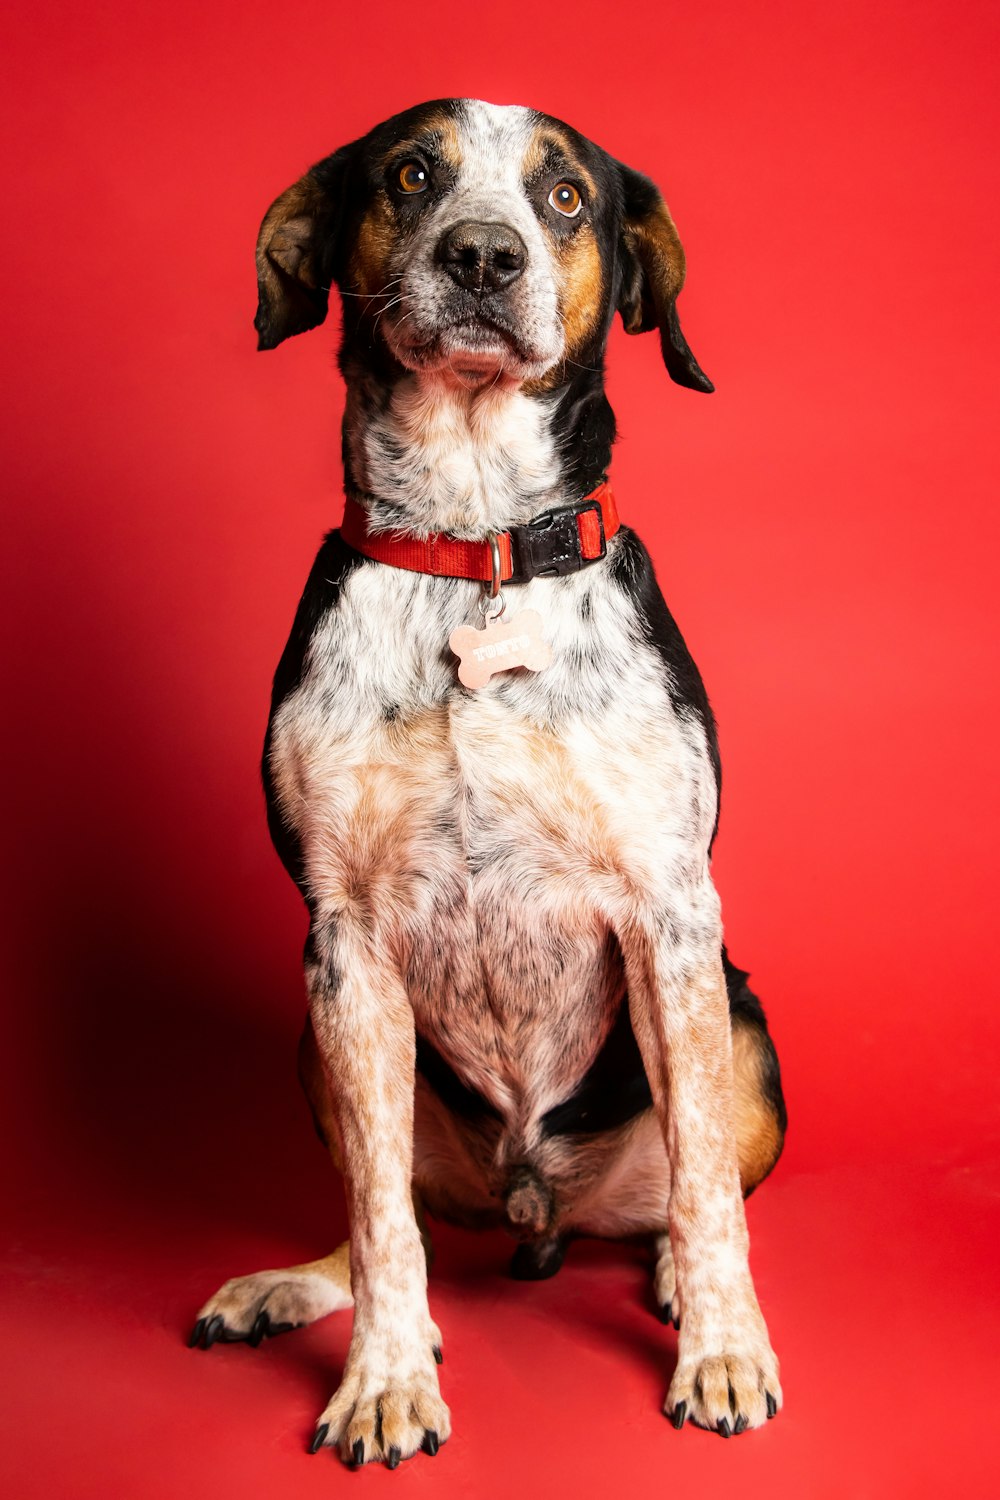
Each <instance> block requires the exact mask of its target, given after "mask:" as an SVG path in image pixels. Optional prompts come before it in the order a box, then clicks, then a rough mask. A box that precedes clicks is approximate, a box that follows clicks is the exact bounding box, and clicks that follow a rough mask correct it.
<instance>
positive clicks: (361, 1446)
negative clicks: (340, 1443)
mask: <svg viewBox="0 0 1000 1500" xmlns="http://www.w3.org/2000/svg"><path fill="white" fill-rule="evenodd" d="M351 1461H352V1463H353V1464H354V1467H355V1468H356V1469H360V1468H361V1465H362V1464H363V1463H364V1461H365V1440H364V1438H355V1439H354V1447H353V1448H352V1449H351Z"/></svg>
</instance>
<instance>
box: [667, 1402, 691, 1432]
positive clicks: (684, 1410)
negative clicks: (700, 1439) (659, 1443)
mask: <svg viewBox="0 0 1000 1500" xmlns="http://www.w3.org/2000/svg"><path fill="white" fill-rule="evenodd" d="M687 1414H688V1404H687V1402H686V1401H678V1403H677V1405H676V1406H675V1407H674V1409H673V1411H672V1412H671V1413H670V1420H671V1422H672V1423H673V1424H674V1426H675V1427H676V1429H677V1431H678V1432H680V1430H681V1428H682V1427H683V1426H684V1423H685V1422H686V1421H687Z"/></svg>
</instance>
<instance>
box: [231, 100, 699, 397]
mask: <svg viewBox="0 0 1000 1500" xmlns="http://www.w3.org/2000/svg"><path fill="white" fill-rule="evenodd" d="M257 271H258V283H259V305H258V309H257V317H256V320H255V326H256V328H257V331H258V334H259V337H260V344H259V346H260V348H261V349H273V348H275V347H276V346H277V345H278V344H280V343H281V342H282V340H283V339H286V338H288V337H289V336H290V335H291V334H296V333H303V332H305V331H306V330H307V329H309V328H314V327H316V326H317V324H319V323H322V322H323V319H324V318H325V317H326V312H327V303H328V296H329V292H330V289H331V288H332V287H333V286H336V287H338V288H339V290H340V292H341V294H342V296H343V298H344V336H345V346H347V345H349V346H351V347H352V348H354V349H360V348H363V349H364V350H366V351H367V352H368V355H369V356H372V355H375V356H378V357H381V356H382V355H384V354H387V355H388V356H389V358H390V360H391V361H392V362H395V363H396V364H397V365H399V366H402V367H403V368H404V369H406V370H412V371H417V372H421V371H428V372H429V371H440V372H444V373H447V372H449V371H451V372H453V373H454V374H455V375H456V376H458V377H459V378H460V379H462V380H463V381H465V382H469V381H470V380H471V381H473V382H474V381H477V380H480V379H481V380H484V381H485V380H494V379H497V378H500V377H504V378H507V379H509V380H511V381H516V382H524V381H530V382H540V383H542V385H543V386H544V385H549V384H550V383H555V382H557V381H558V378H559V371H560V370H562V369H564V368H565V366H566V365H567V364H568V363H573V364H575V363H586V362H587V361H589V360H592V359H593V358H594V356H595V355H596V356H599V355H600V353H601V351H602V350H603V347H604V344H605V341H606V339H607V335H608V330H609V328H610V325H611V321H612V319H613V317H614V314H615V312H618V313H620V314H621V318H622V321H623V323H624V325H625V328H626V329H627V331H628V332H629V333H644V332H646V331H648V330H651V329H654V328H657V329H659V332H660V339H661V345H662V349H663V357H664V361H665V363H666V367H667V370H668V371H669V373H670V375H671V377H672V378H673V379H674V380H675V381H677V382H678V383H679V384H680V385H686V386H690V387H692V388H693V389H694V390H700V391H711V390H712V388H713V387H712V384H711V381H710V380H709V379H708V377H707V376H706V375H705V374H704V373H703V371H702V370H701V369H700V367H699V365H698V362H697V360H696V359H695V358H694V355H693V354H692V353H691V350H690V349H689V348H688V345H687V342H686V340H685V338H684V335H683V333H682V332H681V328H680V324H679V322H678V320H677V309H676V303H677V295H678V293H679V292H680V290H681V287H682V285H683V283H684V252H683V250H682V248H681V243H680V240H679V238H678V236H677V231H676V229H675V228H674V223H673V220H672V219H671V217H670V214H669V212H668V211H667V207H666V204H665V203H664V201H663V198H662V197H661V196H660V193H659V191H658V189H657V188H656V186H655V185H654V184H653V183H652V182H651V181H650V180H649V179H648V178H646V177H643V176H642V175H641V174H640V173H638V172H635V171H633V170H632V169H631V168H629V167H626V166H623V165H622V164H621V163H620V162H617V161H615V160H614V159H613V158H612V157H611V156H609V155H608V154H607V152H605V151H602V150H601V149H600V147H598V146H595V145H594V144H593V143H592V142H591V141H588V140H586V139H585V138H584V137H583V136H581V135H579V134H578V133H577V132H576V131H575V130H572V129H571V128H570V127H569V126H567V125H563V124H562V123H561V122H560V121H558V120H555V119H552V118H551V117H550V116H548V115H543V114H539V113H537V112H536V111H535V110H531V109H526V108H522V107H520V106H509V107H505V108H501V107H498V106H496V105H491V104H484V103H481V102H479V101H478V100H468V99H459V100H456V99H446V100H438V101H436V102H434V103H431V104H424V105H419V106H418V107H416V108H414V109H410V110H407V111H406V112H405V113H403V114H400V115H396V116H394V117H393V118H392V119H391V120H387V121H386V122H385V124H382V125H378V126H376V127H375V129H374V130H372V131H370V132H369V134H368V135H366V136H364V137H363V138H362V139H361V140H358V141H355V142H353V143H352V144H351V145H349V146H345V147H342V148H341V150H339V151H336V152H334V154H333V155H332V156H328V157H327V158H326V159H325V160H324V161H321V162H319V163H318V164H317V165H316V166H315V167H313V168H312V169H311V170H310V171H309V172H307V173H306V175H305V176H304V177H303V178H301V179H300V181H298V182H296V183H295V184H294V185H293V186H292V187H290V188H289V189H288V190H287V191H286V192H284V193H282V195H281V197H280V198H278V199H277V201H276V202H275V203H274V204H273V205H272V206H271V208H270V209H269V210H268V213H267V215H266V217H265V219H264V222H263V224H262V226H261V231H260V238H259V240H258V245H257Z"/></svg>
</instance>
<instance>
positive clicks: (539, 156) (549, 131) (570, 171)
mask: <svg viewBox="0 0 1000 1500" xmlns="http://www.w3.org/2000/svg"><path fill="white" fill-rule="evenodd" d="M553 150H554V151H557V152H558V153H559V154H560V155H561V156H563V157H564V158H565V160H566V171H565V173H564V174H563V175H564V176H565V177H567V178H574V179H576V180H578V181H580V182H582V183H583V184H584V186H585V187H586V189H587V192H588V194H589V195H590V197H591V198H593V197H594V196H595V194H596V191H597V188H596V184H595V182H594V179H593V177H592V176H591V174H590V172H588V170H587V168H586V167H585V166H584V165H583V163H582V162H581V161H579V160H578V158H577V157H576V155H575V153H574V151H573V147H572V144H571V142H570V139H569V137H568V136H566V135H564V134H563V132H562V131H561V130H559V129H558V128H557V127H556V126H554V125H539V127H538V129H537V130H535V131H534V133H533V134H532V137H531V140H530V141H529V142H528V149H527V150H526V151H525V153H524V160H523V161H522V163H521V176H522V177H523V178H524V180H525V182H530V181H531V179H532V177H534V176H535V174H536V173H538V172H539V171H541V169H542V167H543V166H544V164H545V158H546V155H547V154H548V152H550V151H553Z"/></svg>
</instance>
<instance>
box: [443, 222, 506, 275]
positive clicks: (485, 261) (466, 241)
mask: <svg viewBox="0 0 1000 1500" xmlns="http://www.w3.org/2000/svg"><path fill="white" fill-rule="evenodd" d="M437 257H438V260H439V261H440V262H441V264H442V265H443V266H444V268H445V270H446V271H447V272H448V275H449V276H450V277H451V279H452V281H455V282H457V283H458V285H459V286H461V287H465V289H466V291H468V292H481V291H484V290H485V291H490V292H499V291H502V289H503V288H504V287H507V286H510V284H511V282H512V281H516V280H517V278H518V277H519V276H520V274H521V272H522V271H523V270H524V267H525V263H526V261H527V259H528V252H527V250H525V248H524V241H523V240H522V238H521V236H520V235H519V234H518V233H517V231H516V230H514V229H511V227H510V225H509V224H477V223H476V222H475V221H474V220H472V219H466V220H465V222H464V223H462V224H456V225H455V226H454V227H453V228H452V229H449V230H448V231H447V232H446V233H445V234H443V235H442V236H441V238H440V240H439V241H438V247H437Z"/></svg>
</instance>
